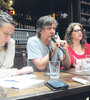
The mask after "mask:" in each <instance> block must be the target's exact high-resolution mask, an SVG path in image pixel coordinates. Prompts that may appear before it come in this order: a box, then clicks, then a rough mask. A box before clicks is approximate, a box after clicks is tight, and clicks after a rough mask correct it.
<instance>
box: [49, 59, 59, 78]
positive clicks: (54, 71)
mask: <svg viewBox="0 0 90 100" xmlns="http://www.w3.org/2000/svg"><path fill="white" fill-rule="evenodd" d="M49 68H50V79H59V78H60V61H49Z"/></svg>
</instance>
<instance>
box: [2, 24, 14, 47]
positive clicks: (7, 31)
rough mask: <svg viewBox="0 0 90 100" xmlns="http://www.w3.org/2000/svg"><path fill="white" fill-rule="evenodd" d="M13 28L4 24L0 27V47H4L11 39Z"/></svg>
mask: <svg viewBox="0 0 90 100" xmlns="http://www.w3.org/2000/svg"><path fill="white" fill-rule="evenodd" d="M14 28H15V27H14V26H13V25H12V24H9V23H4V24H3V26H1V27H0V45H1V46H4V45H5V44H6V43H7V42H8V41H9V39H10V38H11V36H12V34H13V33H14Z"/></svg>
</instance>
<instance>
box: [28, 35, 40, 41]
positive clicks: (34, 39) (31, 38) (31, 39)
mask: <svg viewBox="0 0 90 100" xmlns="http://www.w3.org/2000/svg"><path fill="white" fill-rule="evenodd" d="M37 40H38V37H37V36H33V37H30V38H29V39H28V42H34V41H35V42H36V41H37Z"/></svg>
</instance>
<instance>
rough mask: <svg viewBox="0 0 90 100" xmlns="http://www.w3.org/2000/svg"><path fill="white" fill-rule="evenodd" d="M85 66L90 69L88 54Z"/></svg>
mask: <svg viewBox="0 0 90 100" xmlns="http://www.w3.org/2000/svg"><path fill="white" fill-rule="evenodd" d="M86 66H87V67H88V69H89V71H90V55H86Z"/></svg>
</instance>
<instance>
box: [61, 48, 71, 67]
mask: <svg viewBox="0 0 90 100" xmlns="http://www.w3.org/2000/svg"><path fill="white" fill-rule="evenodd" d="M64 50H65V49H64ZM65 52H66V59H65V60H64V61H63V62H62V66H63V67H65V68H66V69H68V68H70V66H71V59H70V55H69V52H68V49H66V50H65ZM64 58H65V54H63V59H64Z"/></svg>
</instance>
